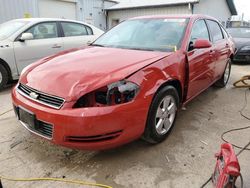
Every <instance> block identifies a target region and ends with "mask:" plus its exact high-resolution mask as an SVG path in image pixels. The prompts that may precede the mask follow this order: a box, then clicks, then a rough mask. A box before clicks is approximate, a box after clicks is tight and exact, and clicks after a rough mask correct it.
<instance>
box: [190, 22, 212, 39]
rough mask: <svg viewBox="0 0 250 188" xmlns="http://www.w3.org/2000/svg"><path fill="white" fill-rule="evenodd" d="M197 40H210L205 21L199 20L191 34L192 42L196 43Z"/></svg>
mask: <svg viewBox="0 0 250 188" xmlns="http://www.w3.org/2000/svg"><path fill="white" fill-rule="evenodd" d="M197 39H207V40H209V33H208V29H207V25H206V23H205V21H204V20H198V21H196V22H195V23H194V25H193V28H192V32H191V42H195V40H197Z"/></svg>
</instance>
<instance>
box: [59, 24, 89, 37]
mask: <svg viewBox="0 0 250 188" xmlns="http://www.w3.org/2000/svg"><path fill="white" fill-rule="evenodd" d="M62 29H63V32H64V36H65V37H72V36H83V35H88V32H87V29H86V27H85V26H84V25H82V24H78V23H70V22H62Z"/></svg>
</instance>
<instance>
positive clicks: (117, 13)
mask: <svg viewBox="0 0 250 188" xmlns="http://www.w3.org/2000/svg"><path fill="white" fill-rule="evenodd" d="M191 13H192V11H191V9H190V8H189V7H188V5H180V6H173V7H153V8H141V9H127V10H112V11H108V26H109V28H111V27H112V26H114V24H115V23H117V22H118V21H119V22H121V21H124V20H127V19H129V18H132V17H136V16H145V15H161V14H191Z"/></svg>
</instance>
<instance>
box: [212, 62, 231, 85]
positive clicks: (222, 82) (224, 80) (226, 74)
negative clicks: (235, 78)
mask: <svg viewBox="0 0 250 188" xmlns="http://www.w3.org/2000/svg"><path fill="white" fill-rule="evenodd" d="M231 64H232V61H231V59H229V60H228V62H227V66H226V69H225V71H224V73H223V75H222V77H221V78H220V79H219V80H218V81H217V82H215V84H214V85H215V86H216V87H220V88H223V87H225V86H226V85H227V83H228V80H229V78H230V74H231Z"/></svg>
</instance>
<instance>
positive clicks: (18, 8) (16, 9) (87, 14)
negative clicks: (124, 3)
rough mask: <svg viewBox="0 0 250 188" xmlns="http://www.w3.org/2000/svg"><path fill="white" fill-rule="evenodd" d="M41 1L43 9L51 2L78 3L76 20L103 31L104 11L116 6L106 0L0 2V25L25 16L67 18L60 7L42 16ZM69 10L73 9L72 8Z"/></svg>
mask: <svg viewBox="0 0 250 188" xmlns="http://www.w3.org/2000/svg"><path fill="white" fill-rule="evenodd" d="M40 1H42V4H43V7H44V6H45V7H46V2H48V3H49V2H51V1H55V2H56V1H61V2H64V4H67V2H68V3H69V5H71V4H72V3H76V6H75V7H76V16H75V18H76V20H78V21H84V22H87V23H90V24H93V25H95V26H96V27H98V28H100V29H102V30H106V29H107V22H106V12H105V11H104V9H105V8H109V7H111V6H113V5H114V4H115V3H114V2H111V1H105V0H46V1H45V0H0V23H3V22H6V21H9V20H12V19H17V18H24V17H25V16H30V17H33V18H35V17H40V16H44V17H51V15H56V16H55V17H57V18H62V17H64V15H65V16H67V14H64V12H65V7H64V10H60V7H59V6H57V7H48V9H47V10H46V11H43V12H42V14H40V10H41V7H39V2H40ZM44 4H45V5H44ZM54 4H56V3H54ZM50 5H51V3H50ZM58 7H59V8H58ZM56 8H58V9H56ZM69 8H71V9H72V6H70V7H69ZM43 10H44V9H43ZM68 17H69V18H73V16H72V14H70V15H68Z"/></svg>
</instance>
